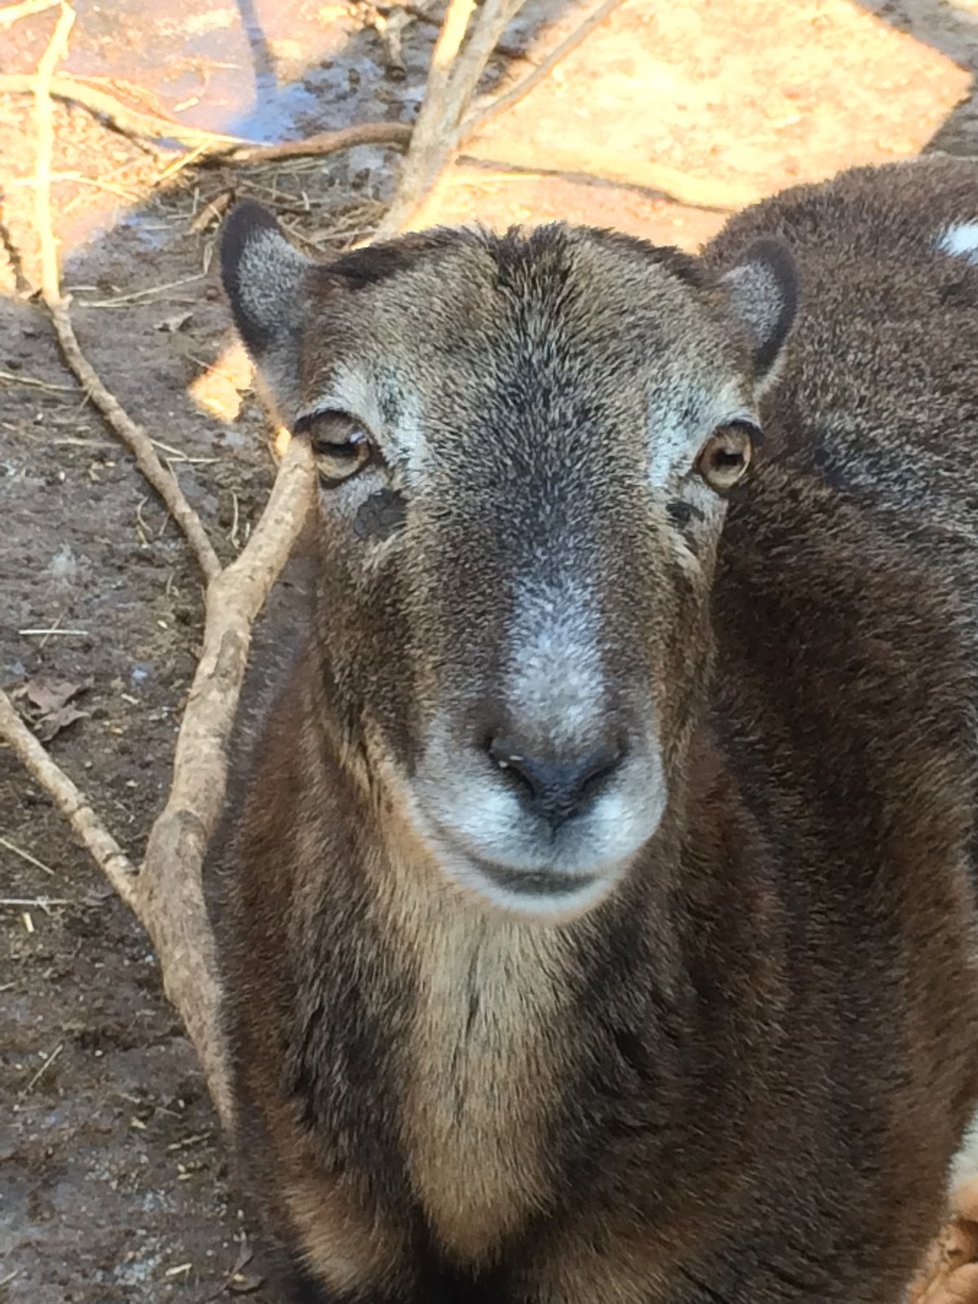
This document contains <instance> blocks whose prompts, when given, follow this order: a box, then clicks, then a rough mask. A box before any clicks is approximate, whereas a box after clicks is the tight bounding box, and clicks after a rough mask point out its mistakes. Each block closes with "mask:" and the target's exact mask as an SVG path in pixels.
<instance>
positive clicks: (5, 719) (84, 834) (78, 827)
mask: <svg viewBox="0 0 978 1304" xmlns="http://www.w3.org/2000/svg"><path fill="white" fill-rule="evenodd" d="M0 737H2V738H4V739H6V741H7V742H8V743H9V744H10V746H11V747H12V748H13V750H14V752H15V753H16V754H17V756H18V757H19V758H20V760H21V761H22V762H23V764H24V765H25V766H26V767H27V769H28V770H29V771H30V772H31V774H33V776H34V778H35V779H36V780H37V781H38V783H39V784H40V785H41V787H42V788H43V789H44V790H45V792H47V793H49V794H50V796H51V797H53V798H54V801H55V804H56V805H57V807H58V809H59V810H60V811H61V813H62V815H64V817H65V819H66V820H67V821H68V823H69V824H70V825H71V827H72V828H73V829H74V830H75V832H76V833H77V835H78V837H79V839H80V840H81V841H82V842H83V843H84V845H85V846H86V847H87V848H88V850H89V851H90V852H91V854H92V856H93V857H94V859H95V860H96V861H97V863H98V864H99V865H100V866H101V868H102V871H103V873H104V874H105V876H106V878H107V879H108V880H109V882H110V883H111V884H112V886H113V887H114V888H115V890H116V892H118V894H119V896H120V897H122V899H123V901H125V903H126V905H127V906H129V907H130V908H131V909H135V908H136V905H135V903H136V883H137V881H138V880H137V876H136V870H135V868H134V867H133V865H132V863H131V861H130V860H129V858H128V856H127V855H126V854H125V852H124V851H123V850H122V848H121V847H120V846H119V844H118V843H117V842H116V840H115V838H113V836H112V835H111V833H109V832H108V830H107V829H106V828H105V827H104V825H103V824H102V821H101V820H100V819H99V817H98V816H97V815H96V813H95V811H94V810H93V809H92V807H91V806H90V805H89V804H88V802H87V801H86V800H85V798H84V797H83V796H82V794H81V793H80V792H79V791H78V789H77V788H76V787H75V785H74V783H72V781H71V779H69V778H68V776H67V774H65V772H64V770H62V769H61V767H60V766H59V765H56V764H55V762H54V761H52V760H51V757H50V756H49V755H48V754H47V752H46V751H45V749H44V748H43V747H42V746H41V744H40V743H39V742H38V741H37V739H36V738H35V737H34V735H33V734H32V733H31V731H30V729H28V727H27V725H26V724H24V722H23V720H21V718H20V716H19V715H18V714H17V711H16V709H15V707H14V704H13V702H11V700H10V698H9V697H8V696H7V694H6V693H5V692H3V691H2V690H0Z"/></svg>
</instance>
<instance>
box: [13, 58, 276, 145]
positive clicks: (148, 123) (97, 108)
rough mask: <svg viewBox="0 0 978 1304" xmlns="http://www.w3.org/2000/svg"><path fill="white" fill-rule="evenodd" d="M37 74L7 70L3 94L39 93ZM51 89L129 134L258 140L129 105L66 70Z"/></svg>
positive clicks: (211, 141)
mask: <svg viewBox="0 0 978 1304" xmlns="http://www.w3.org/2000/svg"><path fill="white" fill-rule="evenodd" d="M39 71H40V70H38V72H39ZM37 77H38V73H4V74H2V75H0V94H8V93H9V94H14V95H17V94H31V95H36V94H37ZM49 93H50V94H51V95H53V96H54V98H55V99H56V100H68V101H70V102H72V103H74V104H80V105H81V106H82V107H83V108H86V109H88V110H89V111H90V112H91V113H97V114H98V115H99V116H100V117H103V118H105V119H106V121H107V122H109V123H111V125H112V126H113V127H116V128H117V129H118V130H119V131H121V132H123V134H125V135H127V136H145V137H148V138H150V139H152V140H160V139H165V138H170V139H173V140H179V141H180V142H181V144H184V145H201V144H203V145H205V146H206V147H207V148H214V149H222V150H228V149H234V148H236V147H237V146H252V145H254V143H255V142H254V141H250V140H245V139H244V138H243V137H241V136H225V135H222V134H221V133H220V132H216V131H205V130H204V129H203V128H201V127H191V126H188V125H187V124H186V123H183V122H178V121H177V120H176V119H175V118H169V117H164V116H163V114H159V113H150V112H148V111H146V110H143V109H133V108H130V107H129V105H127V104H123V102H122V101H121V100H120V99H118V98H117V97H116V96H115V95H110V94H109V92H108V91H105V90H102V89H101V88H100V87H98V86H93V85H92V84H91V83H90V82H87V81H84V80H83V79H82V78H80V77H72V76H69V75H68V74H66V73H59V74H58V75H57V76H56V77H52V78H51V81H50V91H49Z"/></svg>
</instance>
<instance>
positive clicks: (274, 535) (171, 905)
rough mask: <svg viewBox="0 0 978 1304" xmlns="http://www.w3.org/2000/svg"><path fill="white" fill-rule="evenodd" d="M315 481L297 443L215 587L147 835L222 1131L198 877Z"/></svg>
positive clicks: (150, 908) (212, 979)
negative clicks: (274, 602) (243, 694)
mask: <svg viewBox="0 0 978 1304" xmlns="http://www.w3.org/2000/svg"><path fill="white" fill-rule="evenodd" d="M312 484H313V470H312V456H311V452H310V449H309V446H308V444H307V443H306V442H305V441H303V440H293V441H292V442H291V444H290V446H289V449H288V451H287V453H286V455H285V458H284V460H283V462H282V465H281V467H280V469H279V473H278V476H277V477H276V480H275V485H274V487H273V489H272V494H271V497H270V498H269V500H268V504H267V506H266V507H265V510H264V512H263V513H262V516H261V519H260V520H259V522H258V524H257V525H256V527H255V529H254V531H253V532H252V535H251V538H250V539H249V540H248V543H247V544H246V546H245V548H244V549H243V550H242V552H241V553H240V555H239V556H238V558H237V559H236V560H235V561H233V562H232V563H231V565H230V566H228V567H227V569H226V570H225V571H223V573H222V574H221V575H219V576H218V577H217V579H215V580H213V581H212V582H211V584H210V585H209V586H208V589H207V615H206V622H205V625H204V639H203V651H202V653H201V658H200V662H199V664H198V666H197V671H196V674H195V675H194V681H193V685H192V687H191V690H190V697H189V700H188V702H187V707H186V710H185V712H184V716H183V721H182V722H181V725H180V732H179V734H178V737H177V747H176V753H175V756H174V762H173V784H172V787H171V789H170V795H169V797H168V799H167V803H166V807H165V808H164V810H163V813H162V814H161V815H160V817H159V819H158V820H157V821H156V823H155V824H154V825H153V829H152V832H151V833H150V837H149V842H148V844H147V847H146V856H145V859H144V861H143V867H142V873H141V875H140V883H139V893H140V906H141V909H140V917H141V918H142V920H143V922H144V924H145V925H146V928H147V931H148V932H149V934H150V937H151V939H152V941H153V945H154V947H155V948H156V951H157V953H158V954H159V956H160V960H161V967H162V970H163V985H164V988H165V990H166V994H167V996H168V997H169V999H170V1000H171V1001H172V1002H173V1004H174V1005H175V1006H176V1008H177V1009H178V1010H179V1012H180V1015H181V1017H182V1019H183V1021H184V1024H185V1025H186V1028H187V1031H188V1033H189V1034H190V1037H191V1039H192V1040H193V1042H194V1045H195V1046H196V1048H197V1053H198V1055H199V1057H200V1060H201V1064H202V1066H203V1070H204V1074H205V1077H206V1079H207V1083H208V1088H209V1090H210V1094H211V1097H212V1098H213V1100H214V1103H215V1105H216V1106H217V1109H218V1112H219V1114H220V1115H221V1119H222V1121H223V1123H224V1124H225V1125H227V1124H228V1122H229V1119H230V1113H231V1104H230V1101H231V1098H230V1091H229V1088H228V1080H227V1064H226V1059H225V1056H224V1050H223V1040H222V1037H221V1032H220V1024H219V1021H218V1001H219V985H218V979H217V966H216V959H215V951H214V939H213V937H212V935H211V932H210V928H209V926H208V922H207V914H206V908H205V906H204V898H203V891H202V888H201V870H202V866H203V861H204V855H205V852H206V850H207V844H208V841H209V839H210V837H211V835H212V833H213V832H214V828H215V826H216V824H217V820H218V817H219V815H220V811H221V807H222V805H223V800H224V790H225V782H226V769H227V758H226V755H225V746H226V743H227V738H228V735H229V733H230V731H231V726H232V724H233V723H234V716H235V711H236V708H237V704H238V696H239V694H240V690H241V683H242V680H243V678H244V673H245V669H246V666H247V660H248V648H249V645H250V641H251V625H252V622H253V621H254V619H255V617H256V616H257V614H258V612H259V610H260V609H261V606H262V603H263V602H264V600H265V598H266V596H267V594H268V591H269V589H270V588H271V586H272V584H273V583H274V582H275V579H276V578H277V576H278V574H279V571H280V570H281V569H282V567H283V566H284V564H285V562H286V560H287V559H288V556H289V553H290V552H291V550H292V546H293V544H294V542H295V540H296V538H297V537H298V534H299V532H300V530H301V528H302V525H303V522H304V520H305V515H306V510H307V507H308V503H309V500H310V496H311V488H312Z"/></svg>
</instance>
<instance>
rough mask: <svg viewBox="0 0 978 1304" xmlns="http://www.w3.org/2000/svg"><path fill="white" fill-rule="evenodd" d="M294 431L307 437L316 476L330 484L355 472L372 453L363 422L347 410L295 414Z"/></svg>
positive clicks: (346, 478) (336, 482)
mask: <svg viewBox="0 0 978 1304" xmlns="http://www.w3.org/2000/svg"><path fill="white" fill-rule="evenodd" d="M294 432H295V434H297V435H307V436H308V437H309V442H310V444H311V446H312V451H313V453H314V454H315V457H316V469H317V470H318V471H319V477H320V479H321V480H322V482H323V483H324V484H325V485H327V486H330V487H332V486H333V485H338V484H341V483H342V481H344V480H349V478H350V477H351V476H352V475H356V473H357V471H359V470H361V469H362V468H363V467H365V466H366V465H367V463H368V462H369V461H370V459H371V458H372V457H373V454H374V446H373V444H372V443H371V442H370V436H369V434H368V433H367V430H366V427H365V426H364V424H363V422H362V421H358V420H357V418H356V417H353V416H350V414H349V413H348V412H332V411H330V412H313V413H311V414H310V415H309V416H306V417H300V418H299V420H298V421H297V422H296V423H295V427H294Z"/></svg>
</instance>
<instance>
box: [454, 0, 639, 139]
mask: <svg viewBox="0 0 978 1304" xmlns="http://www.w3.org/2000/svg"><path fill="white" fill-rule="evenodd" d="M621 3H622V0H604V3H603V4H600V5H599V6H598V7H597V9H595V11H594V13H593V14H591V15H589V17H587V18H585V19H584V21H583V22H582V23H581V24H580V26H579V27H575V28H574V30H573V31H572V32H571V34H570V35H569V36H567V37H565V38H564V40H562V41H561V42H560V44H559V45H557V46H555V48H554V49H553V50H551V51H550V53H549V54H548V55H547V57H546V58H545V59H544V60H543V62H542V63H541V64H539V65H538V66H537V67H536V68H534V69H533V71H532V72H531V73H528V74H527V76H526V77H524V78H523V80H522V81H520V82H517V83H516V85H515V86H513V87H512V88H511V89H510V90H508V91H504V92H503V94H502V95H498V96H497V97H496V98H495V99H488V100H486V101H485V102H484V103H482V104H480V105H478V106H477V107H476V108H475V109H473V111H472V112H471V113H470V114H469V116H468V117H467V118H466V119H465V121H464V123H463V124H462V131H461V138H462V139H463V140H464V139H465V138H466V137H468V136H471V135H472V134H473V133H474V132H476V131H479V130H480V129H481V128H482V127H484V126H485V125H486V123H487V122H489V121H490V120H491V119H492V118H495V117H496V116H497V114H500V113H503V112H504V111H505V110H506V109H511V108H512V107H513V105H514V104H517V103H519V101H520V100H521V99H523V97H524V95H528V94H529V93H530V91H532V90H533V88H534V86H537V85H539V83H540V82H542V81H543V79H544V78H545V77H547V76H548V75H549V74H550V73H551V72H552V71H553V69H554V68H555V67H556V66H557V64H558V63H560V61H561V59H565V58H566V57H567V55H568V54H570V52H571V51H572V50H575V49H576V48H577V47H578V46H579V45H580V44H581V42H582V41H583V40H584V39H585V38H586V37H588V36H590V34H591V33H592V32H593V31H594V29H595V28H596V27H598V26H600V24H601V23H603V22H604V20H605V19H606V18H607V17H609V15H610V14H611V13H612V12H613V11H614V10H615V9H617V8H618V6H619V5H620V4H621Z"/></svg>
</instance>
